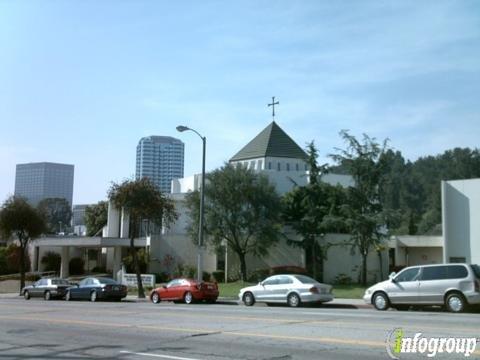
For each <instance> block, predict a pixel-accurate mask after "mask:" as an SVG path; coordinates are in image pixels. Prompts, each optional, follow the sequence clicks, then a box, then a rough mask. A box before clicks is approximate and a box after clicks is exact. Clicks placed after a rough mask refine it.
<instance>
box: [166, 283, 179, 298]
mask: <svg viewBox="0 0 480 360" xmlns="http://www.w3.org/2000/svg"><path fill="white" fill-rule="evenodd" d="M179 284H180V281H179V280H172V281H170V282H169V283H168V284H167V285H166V286H165V289H164V291H163V293H162V299H165V300H173V299H176V297H175V296H176V293H177V292H178V285H179Z"/></svg>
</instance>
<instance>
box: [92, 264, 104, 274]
mask: <svg viewBox="0 0 480 360" xmlns="http://www.w3.org/2000/svg"><path fill="white" fill-rule="evenodd" d="M106 272H107V268H106V267H105V266H95V267H94V268H93V269H92V273H97V274H105V273H106Z"/></svg>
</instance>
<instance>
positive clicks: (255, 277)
mask: <svg viewBox="0 0 480 360" xmlns="http://www.w3.org/2000/svg"><path fill="white" fill-rule="evenodd" d="M268 276H270V269H257V270H255V271H253V272H252V273H251V274H250V276H249V277H248V279H247V280H248V281H249V282H259V281H262V280H265V278H267V277H268Z"/></svg>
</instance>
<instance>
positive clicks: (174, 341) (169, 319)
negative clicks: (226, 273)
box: [0, 298, 480, 360]
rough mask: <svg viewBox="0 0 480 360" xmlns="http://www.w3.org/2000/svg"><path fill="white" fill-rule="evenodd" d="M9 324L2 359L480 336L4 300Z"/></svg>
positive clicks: (313, 318) (330, 319) (349, 314)
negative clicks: (394, 335) (401, 335)
mask: <svg viewBox="0 0 480 360" xmlns="http://www.w3.org/2000/svg"><path fill="white" fill-rule="evenodd" d="M0 324H1V326H0V359H146V360H148V359H174V360H204V359H309V360H310V359H388V358H389V356H388V354H387V352H386V347H385V339H386V336H387V334H388V332H389V331H391V330H393V329H394V328H402V329H403V330H404V331H405V333H411V334H412V335H413V333H416V332H422V333H423V334H424V335H425V336H441V337H450V336H455V337H477V338H478V337H479V335H480V314H478V313H476V314H449V313H443V312H427V311H408V312H398V311H393V310H392V311H386V312H379V311H376V310H372V309H336V308H322V307H315V308H311V307H306V308H296V309H291V308H287V307H267V306H261V305H260V306H254V307H250V308H248V307H245V306H235V305H203V304H194V305H184V304H172V303H162V304H159V305H154V304H151V303H148V302H140V303H133V302H121V303H108V302H97V303H90V302H66V301H48V302H47V301H44V300H40V299H38V300H37V299H32V300H29V301H25V300H23V299H22V298H11V299H0ZM479 350H480V345H479V346H478V348H477V350H476V352H475V353H474V354H473V355H472V356H471V357H470V358H472V357H473V358H476V357H477V358H478V357H479V356H480V351H479ZM421 357H422V358H425V359H427V356H426V355H423V356H421ZM401 358H408V357H405V356H404V354H402V356H401ZM410 358H412V357H410ZM416 358H420V356H419V355H418V354H417V356H416ZM444 358H452V356H451V355H450V356H445V357H444ZM456 358H464V356H463V355H462V356H461V357H458V356H457V357H456Z"/></svg>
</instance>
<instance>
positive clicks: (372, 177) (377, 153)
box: [330, 130, 389, 285]
mask: <svg viewBox="0 0 480 360" xmlns="http://www.w3.org/2000/svg"><path fill="white" fill-rule="evenodd" d="M340 136H341V137H342V139H343V140H344V142H345V143H346V149H343V150H342V149H337V154H332V155H330V156H331V157H332V159H333V160H335V161H336V162H337V163H338V164H341V165H342V167H344V168H345V169H347V171H348V173H349V174H350V175H351V176H352V177H353V179H354V181H355V185H354V186H351V187H349V188H348V189H347V201H346V203H345V204H344V205H343V206H342V214H343V216H344V220H345V225H346V226H347V228H348V229H349V233H350V234H351V239H352V245H353V246H354V248H356V249H357V250H358V251H359V253H360V255H361V257H362V266H361V278H362V283H363V285H366V283H367V257H368V254H369V252H370V250H371V249H372V248H373V247H375V246H378V245H379V244H381V242H382V240H383V238H384V237H385V235H386V230H387V224H388V221H389V219H388V217H389V216H388V213H387V212H385V211H384V208H383V206H382V203H381V199H380V190H379V188H380V184H381V182H382V180H383V176H384V174H385V168H386V164H385V163H384V162H383V161H382V159H383V158H384V156H383V155H384V154H385V152H386V151H387V140H385V141H384V142H383V144H379V143H377V142H376V140H375V139H374V138H370V137H369V136H368V135H366V134H364V135H363V139H362V140H361V141H359V140H357V139H356V138H355V137H354V136H352V135H350V134H349V133H348V131H345V130H343V131H341V132H340Z"/></svg>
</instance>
